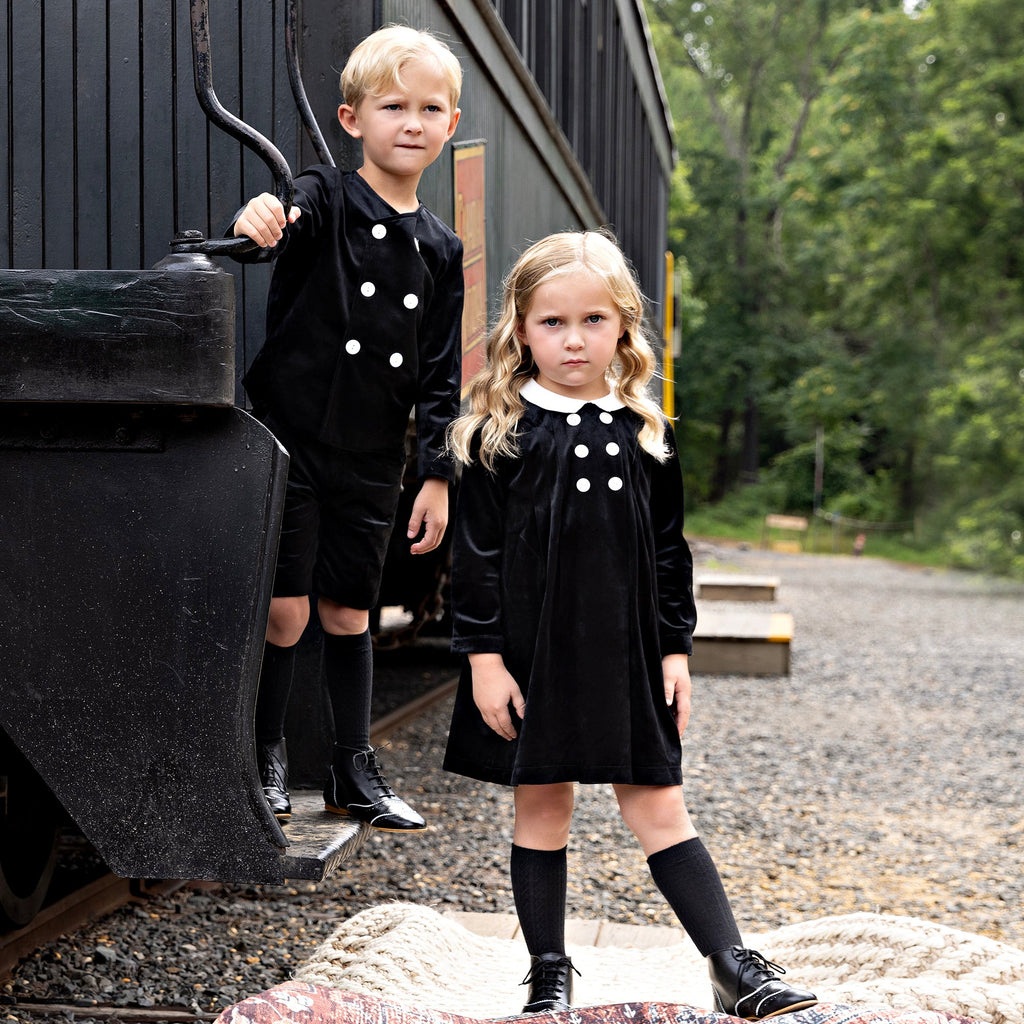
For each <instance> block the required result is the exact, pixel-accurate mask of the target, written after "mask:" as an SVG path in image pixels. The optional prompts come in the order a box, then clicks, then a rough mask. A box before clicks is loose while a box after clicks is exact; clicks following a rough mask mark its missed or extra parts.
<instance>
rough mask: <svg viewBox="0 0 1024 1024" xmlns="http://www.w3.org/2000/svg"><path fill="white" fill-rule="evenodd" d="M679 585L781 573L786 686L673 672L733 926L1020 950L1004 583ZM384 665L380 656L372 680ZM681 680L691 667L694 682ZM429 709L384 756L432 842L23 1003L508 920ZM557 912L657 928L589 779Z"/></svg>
mask: <svg viewBox="0 0 1024 1024" xmlns="http://www.w3.org/2000/svg"><path fill="white" fill-rule="evenodd" d="M694 548H695V555H696V559H697V563H698V572H699V571H700V570H701V569H708V568H713V569H715V570H716V571H719V570H735V571H738V572H743V573H769V574H772V575H777V576H779V577H780V579H781V586H780V588H779V593H778V596H777V600H776V601H775V602H774V604H773V605H772V606H771V607H772V608H773V610H778V611H788V612H792V614H793V616H794V619H795V635H794V640H793V647H792V671H791V674H790V675H789V676H788V677H785V678H767V679H766V678H741V677H724V676H701V675H699V674H695V679H694V710H693V717H692V719H691V722H690V727H689V729H688V731H687V734H686V737H685V739H684V747H683V755H684V775H685V777H686V791H687V800H688V804H689V806H690V810H691V812H692V813H693V815H694V818H695V820H696V822H697V825H698V828H699V829H700V831H701V834H702V836H703V838H704V841H705V843H706V844H707V845H708V847H709V849H710V850H711V852H712V854H713V855H714V857H715V859H716V861H717V863H718V866H719V869H720V871H721V873H722V876H723V878H724V881H725V884H726V887H727V889H728V890H729V892H730V894H731V896H732V899H733V903H734V908H735V911H736V915H737V918H738V920H739V922H740V925H741V928H743V929H744V930H745V931H747V932H759V931H765V930H768V929H770V928H773V927H777V926H780V925H784V924H790V923H795V922H798V921H801V920H809V919H813V918H818V917H824V916H828V915H834V914H845V913H852V912H856V911H872V912H880V913H890V914H900V915H911V916H915V917H921V918H925V919H927V920H931V921H936V922H940V923H942V924H946V925H950V926H952V927H955V928H961V929H963V930H965V931H969V932H974V933H979V934H983V935H987V936H989V937H992V938H996V939H1000V940H1002V941H1004V942H1008V943H1011V944H1013V945H1015V946H1018V947H1022V948H1024V921H1022V916H1021V912H1020V907H1021V902H1022V900H1021V898H1022V895H1024V881H1022V880H1024V820H1022V816H1021V804H1022V799H1021V798H1022V783H1021V779H1022V778H1024V771H1022V769H1024V764H1022V760H1024V716H1022V715H1021V714H1020V713H1019V706H1020V696H1019V692H1020V686H1021V683H1022V680H1024V629H1022V628H1021V627H1022V624H1024V615H1022V612H1024V586H1021V585H1018V584H1012V583H1008V582H1006V581H1000V580H993V579H990V578H986V577H980V576H977V575H969V574H961V573H952V572H938V571H935V572H932V571H927V570H921V569H916V568H911V567H907V566H902V565H895V564H890V563H885V562H880V561H876V560H874V559H868V558H863V559H854V558H849V557H838V558H831V557H825V556H805V555H791V554H782V553H773V552H762V551H755V550H741V549H730V548H725V547H714V546H710V545H705V544H695V545H694ZM383 662H384V659H382V664H383ZM693 667H694V670H695V673H696V672H697V670H698V669H699V666H697V665H696V664H695V665H694V666H693ZM449 710H450V700H445V701H443V702H442V703H441V704H439V705H437V706H436V708H435V709H434V710H432V711H431V712H429V713H428V714H426V715H424V716H423V717H422V718H420V719H419V720H417V721H416V722H414V723H412V724H410V725H408V726H405V727H403V728H402V729H401V730H400V731H399V732H397V733H395V734H394V735H393V736H392V739H391V748H390V749H389V750H388V751H386V752H385V757H384V760H385V768H386V770H387V773H388V776H389V778H390V780H391V782H392V784H393V785H394V786H395V788H396V789H397V790H398V791H399V792H400V793H401V794H402V795H403V796H405V797H406V798H408V799H409V800H410V802H412V803H414V804H415V805H416V806H417V807H418V808H419V809H420V810H421V811H422V812H423V813H424V814H425V816H427V817H428V818H429V819H430V821H431V823H432V825H433V828H432V829H431V831H429V832H428V833H426V834H422V835H418V836H409V837H402V836H395V835H383V834H377V835H374V836H373V837H372V838H371V839H370V840H369V841H368V843H367V845H366V847H365V848H364V851H363V853H362V854H361V855H360V857H359V858H358V859H357V860H356V861H355V862H354V863H353V864H351V865H350V866H348V867H347V868H346V869H344V870H343V871H342V873H340V874H339V875H338V876H336V877H335V878H332V879H330V880H329V881H327V882H325V883H322V884H321V885H319V886H312V885H306V884H302V885H297V886H280V887H271V886H266V887H238V886H234V887H215V888H197V889H186V890H181V891H179V892H177V893H174V894H172V895H171V896H167V897H163V898H160V899H154V900H152V901H150V902H147V903H145V904H143V905H138V906H134V907H128V908H125V909H123V910H121V911H119V912H117V913H115V914H113V915H110V916H109V917H107V918H105V919H103V920H102V921H100V922H98V923H97V924H96V925H94V926H93V927H91V928H89V929H88V930H86V931H85V932H82V933H80V934H78V935H76V936H74V937H71V938H67V939H62V940H60V941H58V942H55V943H53V944H52V945H50V946H47V947H45V948H43V949H40V950H38V951H37V952H36V953H35V954H34V955H33V956H32V957H30V958H27V959H26V960H24V961H23V962H22V963H21V965H20V966H19V967H18V969H17V971H16V972H15V974H14V975H13V976H12V978H11V979H9V981H7V982H6V983H5V984H4V985H2V986H0V999H3V1001H5V1002H6V1003H7V1004H8V1005H6V1006H4V1007H3V1010H4V1016H5V1017H6V1019H8V1020H24V1021H29V1020H33V1019H37V1018H34V1017H33V1015H32V1013H31V1012H30V1009H29V1008H28V1007H27V1005H26V1000H49V1001H54V1002H72V1001H79V1005H82V1010H81V1011H80V1012H79V1013H78V1014H77V1015H76V1016H75V1019H76V1020H77V1021H78V1022H79V1024H83V1022H85V1021H88V1020H89V1019H90V1018H89V1016H88V1010H87V1009H86V1008H85V1005H83V1004H87V1003H89V1002H93V1001H95V1002H98V1003H100V1004H103V1005H117V1006H143V1007H145V1006H164V1007H170V1006H179V1007H191V1008H192V1009H193V1010H195V1011H201V1012H204V1013H205V1012H213V1011H216V1010H218V1009H220V1008H222V1007H223V1006H224V1005H227V1004H230V1003H232V1002H234V1001H236V1000H238V999H240V998H242V997H244V996H246V995H251V994H253V993H255V992H258V991H261V990H263V989H265V988H267V987H269V986H270V985H273V984H276V983H278V982H280V981H284V980H286V979H287V978H288V977H289V976H290V974H291V972H292V970H293V969H294V967H295V966H296V965H297V964H298V963H300V962H302V961H303V960H304V959H305V958H306V957H307V956H308V955H309V954H310V952H311V951H312V949H313V948H314V947H315V946H316V945H317V944H319V943H320V942H321V941H323V940H324V939H325V938H326V937H327V936H328V935H329V934H330V932H331V931H332V930H333V928H334V927H335V926H336V925H337V924H338V922H339V921H340V920H341V919H342V918H344V917H346V916H350V915H351V914H354V913H356V912H358V911H359V910H362V909H364V908H366V907H368V906H372V905H374V904H377V903H380V902H384V901H391V900H395V899H398V900H408V901H414V902H417V903H423V904H427V905H430V906H434V907H437V908H445V907H454V908H459V909H465V910H475V911H492V912H502V913H507V912H511V911H512V910H513V903H512V896H511V892H510V889H509V886H508V881H507V870H506V864H507V853H508V845H509V842H510V840H511V834H512V814H511V799H510V794H509V791H507V790H504V789H502V788H501V787H497V786H490V785H486V784H483V783H477V782H473V781H471V780H467V779H462V778H458V777H455V776H449V775H446V774H445V773H443V772H442V771H441V770H440V767H439V765H440V761H441V756H442V752H443V749H444V741H445V732H446V726H447V719H448V714H449ZM569 879H570V880H569V885H570V892H569V903H568V913H569V915H570V916H573V917H583V918H607V919H610V920H613V921H619V922H625V923H645V922H650V923H657V924H673V923H674V920H673V917H672V914H671V912H670V911H669V910H668V908H667V907H666V906H665V905H664V903H663V901H662V899H661V897H660V895H658V894H657V892H656V891H655V890H652V886H651V883H650V877H649V874H648V872H647V869H646V865H645V862H644V859H643V856H642V854H641V853H640V851H639V848H638V847H637V845H636V843H635V841H634V840H633V839H632V837H631V836H630V835H629V834H628V833H627V832H626V830H625V828H624V826H623V825H622V822H621V820H620V819H619V818H618V816H617V813H616V808H615V802H614V799H613V797H612V795H611V791H610V787H603V786H599V787H586V788H582V789H580V790H579V791H578V801H577V812H576V821H575V829H574V836H573V839H572V841H571V845H570V861H569Z"/></svg>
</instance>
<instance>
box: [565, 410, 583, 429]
mask: <svg viewBox="0 0 1024 1024" xmlns="http://www.w3.org/2000/svg"><path fill="white" fill-rule="evenodd" d="M565 422H566V423H568V424H569V426H570V427H578V426H579V425H580V414H579V413H578V412H571V413H569V415H568V416H566V417H565Z"/></svg>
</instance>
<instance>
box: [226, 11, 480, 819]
mask: <svg viewBox="0 0 1024 1024" xmlns="http://www.w3.org/2000/svg"><path fill="white" fill-rule="evenodd" d="M461 87H462V72H461V68H460V67H459V63H458V61H457V60H456V58H455V57H454V55H453V54H452V53H451V51H450V50H449V49H448V47H447V46H446V45H445V44H444V43H443V42H441V41H440V40H439V39H437V38H436V37H435V36H433V35H431V34H430V33H428V32H420V31H417V30H414V29H411V28H407V27H404V26H390V27H388V28H384V29H381V30H379V31H377V32H375V33H373V34H372V35H371V36H369V37H367V38H366V39H364V40H363V41H362V42H361V43H360V44H359V45H358V46H357V47H356V48H355V49H354V50H353V51H352V53H351V55H350V57H349V60H348V62H347V64H346V65H345V68H344V70H343V71H342V75H341V89H342V96H343V99H344V102H343V103H342V104H341V106H340V107H339V108H338V120H339V121H340V123H341V126H342V128H343V129H344V130H345V131H346V132H347V133H348V134H349V135H351V136H352V137H353V138H356V139H360V140H361V141H362V149H363V161H362V165H361V166H360V167H359V168H358V169H357V170H354V171H345V172H342V171H339V170H337V169H335V168H333V167H328V166H322V165H321V166H316V167H312V168H310V169H308V170H307V171H305V172H303V174H301V175H300V176H299V177H298V178H296V181H295V205H294V206H293V207H292V208H291V210H290V211H288V212H287V214H286V213H285V210H284V208H283V206H282V205H281V203H280V202H279V201H278V200H277V199H276V198H275V197H274V196H272V195H270V194H268V193H264V194H262V195H259V196H256V197H255V198H254V199H252V200H250V202H249V203H248V204H247V205H246V206H245V208H244V209H243V210H242V211H241V212H240V213H239V215H238V216H237V217H236V219H235V222H234V225H233V231H234V234H235V235H236V236H238V235H247V236H248V237H250V238H252V239H253V240H254V241H255V242H257V243H258V245H259V246H260V248H259V249H257V250H255V255H254V256H253V257H249V258H254V259H273V260H274V262H275V266H274V274H273V278H272V280H271V285H270V293H269V298H268V302H267V331H266V341H265V343H264V345H263V348H262V350H261V351H260V353H259V354H258V355H257V356H256V359H255V360H254V361H253V364H252V366H251V367H250V369H249V372H248V373H247V374H246V376H245V379H244V384H245V388H246V390H247V392H248V393H249V396H250V398H251V399H252V402H253V409H254V412H255V413H256V415H257V416H259V417H260V418H261V419H262V420H263V421H264V422H265V423H266V424H267V425H268V426H269V427H270V429H271V430H273V432H274V433H275V434H276V435H277V436H278V437H279V438H280V440H281V441H282V443H283V444H284V445H285V447H286V448H287V449H288V452H289V454H290V456H291V461H290V465H289V476H288V492H287V497H286V502H285V515H284V525H283V529H282V535H281V548H280V553H279V556H278V564H277V575H276V577H275V581H274V591H273V593H274V596H273V599H272V601H271V608H270V620H269V623H268V626H267V637H266V641H267V642H266V646H265V649H264V664H263V674H262V676H261V680H260V691H259V696H258V698H257V707H256V742H257V754H258V761H259V765H260V773H261V778H262V783H263V789H264V792H265V794H266V796H267V800H268V803H269V804H270V807H271V809H272V810H273V811H274V813H275V814H276V815H277V816H278V818H279V819H282V820H284V819H286V818H287V817H288V816H289V814H290V812H291V807H290V801H289V796H288V788H287V758H286V752H285V745H284V720H285V712H286V710H287V703H288V692H289V689H290V686H291V678H292V672H293V668H294V653H295V644H296V643H297V642H298V640H299V637H300V636H301V635H302V632H303V630H304V628H305V626H306V623H307V620H308V618H309V607H310V605H309V595H310V594H316V595H317V609H318V613H319V617H320V622H321V624H322V626H323V630H324V665H325V675H326V679H327V688H328V692H329V694H330V698H331V705H332V709H333V717H334V725H335V747H334V753H333V757H332V763H331V766H330V768H329V770H328V778H327V783H326V785H325V787H324V801H325V805H326V808H327V810H329V811H333V812H335V813H338V814H349V815H353V816H354V817H356V818H358V819H360V820H362V821H366V822H368V823H369V824H370V825H372V826H374V827H375V828H379V829H383V830H386V831H418V830H421V829H423V828H425V827H426V825H425V822H424V821H423V818H422V817H420V815H419V814H418V813H417V812H416V811H414V810H413V809H412V808H411V807H409V805H408V804H406V803H405V802H404V801H403V800H401V799H400V798H399V797H397V796H396V795H395V793H394V791H393V790H392V789H391V787H390V786H389V785H388V784H387V782H386V781H385V780H384V778H383V776H382V774H381V771H380V766H379V763H378V761H377V758H376V754H375V751H374V750H373V748H372V747H371V746H370V742H369V722H370V694H371V689H372V651H371V646H370V636H369V632H368V612H369V609H370V608H372V607H373V606H374V605H375V604H376V602H377V596H378V592H379V588H380V576H381V570H382V567H383V563H384V556H385V553H386V551H387V546H388V539H389V537H390V534H391V530H392V527H393V526H394V520H395V512H396V507H397V502H398V495H399V490H400V487H401V481H402V472H403V468H404V465H405V456H404V438H405V432H406V426H407V424H408V419H409V414H410V412H411V410H412V408H413V407H414V406H415V407H416V414H417V440H418V446H419V473H418V475H419V477H420V478H421V479H422V480H423V483H422V486H421V488H420V490H419V493H418V495H417V497H416V500H415V502H414V505H413V509H412V514H411V516H410V519H409V522H408V524H407V531H406V533H407V537H408V539H409V541H410V542H411V548H410V550H411V551H412V553H413V554H425V553H426V552H428V551H432V550H433V549H434V548H436V547H437V546H438V544H440V542H441V538H442V536H443V534H444V531H445V527H446V525H447V522H448V486H449V481H450V480H451V479H452V475H453V470H452V464H451V462H450V460H449V458H448V456H447V455H446V454H445V450H444V449H445V441H444V438H445V431H446V430H447V427H448V424H449V423H450V421H451V420H452V419H453V418H454V417H455V415H456V414H457V413H458V402H459V377H460V340H461V321H462V298H463V281H462V244H461V243H460V241H459V239H458V238H457V237H456V236H455V234H454V233H453V232H452V231H451V230H450V229H449V228H448V227H447V226H446V225H445V224H444V223H443V222H442V221H441V220H439V219H438V218H437V217H436V216H434V214H432V213H430V211H428V210H427V209H426V208H425V207H424V206H422V205H421V204H420V202H419V200H418V199H417V189H418V187H419V182H420V178H421V176H422V174H423V172H424V171H425V170H426V168H427V167H429V166H430V164H431V163H433V161H434V160H436V159H437V157H438V156H439V155H440V154H441V151H442V150H443V148H444V144H445V143H446V142H447V141H448V140H449V139H450V138H451V137H452V135H453V133H454V132H455V128H456V126H457V125H458V123H459V115H460V111H459V109H458V101H459V95H460V91H461ZM243 258H244V257H243Z"/></svg>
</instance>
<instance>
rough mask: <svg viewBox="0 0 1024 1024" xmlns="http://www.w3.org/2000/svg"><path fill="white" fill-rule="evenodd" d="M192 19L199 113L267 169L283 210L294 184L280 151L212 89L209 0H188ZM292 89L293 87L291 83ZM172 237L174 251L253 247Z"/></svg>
mask: <svg viewBox="0 0 1024 1024" xmlns="http://www.w3.org/2000/svg"><path fill="white" fill-rule="evenodd" d="M190 11H191V18H192V66H193V69H194V72H195V86H196V96H197V97H198V98H199V105H200V106H201V107H202V108H203V112H204V113H205V114H206V116H207V117H208V118H209V119H210V121H212V122H213V123H214V124H215V125H217V127H218V128H220V129H222V130H223V131H225V132H227V133H228V134H229V135H231V136H233V137H234V138H236V139H238V141H239V142H241V143H242V144H243V145H245V146H248V147H249V149H251V150H252V151H253V152H254V153H256V154H257V156H259V157H260V159H261V160H263V162H264V163H265V164H266V165H267V166H268V167H269V168H270V170H271V172H272V173H273V175H274V195H275V196H277V198H278V199H279V200H280V201H281V205H282V206H284V208H285V210H289V209H291V206H292V200H293V199H294V198H295V185H294V182H293V179H292V172H291V168H290V167H289V166H288V161H287V160H285V158H284V156H283V155H282V154H281V151H280V150H279V149H278V148H277V147H276V146H275V145H274V144H273V143H272V142H271V141H270V140H269V139H267V138H266V137H265V136H263V135H261V134H260V133H259V132H258V131H256V129H255V128H252V127H251V126H250V125H247V124H246V123H245V122H244V121H243V120H242V119H241V118H238V117H236V116H235V115H234V114H232V113H231V112H230V111H228V110H226V109H225V108H224V106H223V105H222V104H221V102H220V100H218V99H217V95H216V93H215V92H214V91H213V60H212V57H211V53H210V5H209V0H190ZM293 88H294V86H293ZM186 235H187V236H189V237H182V238H180V239H178V240H175V241H174V242H172V243H171V247H172V249H173V250H174V251H175V252H199V253H205V254H207V255H212V256H229V255H231V254H233V253H242V252H247V251H249V250H250V249H254V248H256V243H255V242H254V241H253V240H252V239H251V238H244V237H243V238H212V239H201V240H200V239H196V238H195V233H193V232H187V233H186Z"/></svg>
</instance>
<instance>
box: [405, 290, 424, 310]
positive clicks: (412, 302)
mask: <svg viewBox="0 0 1024 1024" xmlns="http://www.w3.org/2000/svg"><path fill="white" fill-rule="evenodd" d="M402 301H403V302H404V303H405V308H406V309H415V308H416V307H417V306H418V305H419V304H420V297H419V296H418V295H413V294H412V292H410V293H409V294H408V295H406V297H405V298H404V299H402Z"/></svg>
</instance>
